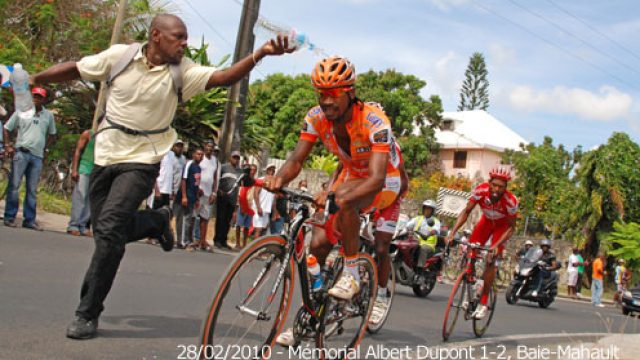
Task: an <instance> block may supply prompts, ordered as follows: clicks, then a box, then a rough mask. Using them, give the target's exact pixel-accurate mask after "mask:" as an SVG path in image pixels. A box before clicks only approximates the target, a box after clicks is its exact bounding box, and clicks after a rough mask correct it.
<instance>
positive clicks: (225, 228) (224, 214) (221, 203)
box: [213, 193, 236, 245]
mask: <svg viewBox="0 0 640 360" xmlns="http://www.w3.org/2000/svg"><path fill="white" fill-rule="evenodd" d="M231 200H232V199H231V198H230V197H229V196H225V195H223V194H221V193H220V194H218V198H217V199H216V235H215V237H214V238H213V242H214V243H216V244H218V245H228V244H227V236H228V235H229V229H230V228H231V219H232V218H233V212H234V211H235V209H236V204H235V203H234V202H232V201H231Z"/></svg>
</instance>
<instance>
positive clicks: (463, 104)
mask: <svg viewBox="0 0 640 360" xmlns="http://www.w3.org/2000/svg"><path fill="white" fill-rule="evenodd" d="M488 74H489V72H488V70H487V66H486V64H485V61H484V56H483V55H482V54H481V53H479V52H475V53H473V55H471V58H470V59H469V65H468V66H467V70H466V71H465V73H464V76H465V80H464V82H463V83H462V89H461V90H460V105H459V106H458V111H464V110H478V109H480V110H487V108H488V107H489V80H488V79H487V75H488Z"/></svg>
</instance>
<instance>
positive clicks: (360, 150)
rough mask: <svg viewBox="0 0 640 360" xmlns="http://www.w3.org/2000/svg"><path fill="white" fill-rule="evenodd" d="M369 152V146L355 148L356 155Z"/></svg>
mask: <svg viewBox="0 0 640 360" xmlns="http://www.w3.org/2000/svg"><path fill="white" fill-rule="evenodd" d="M369 151H371V148H370V147H369V146H365V147H359V148H356V153H358V154H362V153H366V152H369Z"/></svg>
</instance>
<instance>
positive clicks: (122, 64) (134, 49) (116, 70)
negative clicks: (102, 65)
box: [107, 43, 142, 87]
mask: <svg viewBox="0 0 640 360" xmlns="http://www.w3.org/2000/svg"><path fill="white" fill-rule="evenodd" d="M140 46H142V45H141V44H140V43H133V44H131V45H129V47H128V48H127V50H125V52H124V54H122V57H121V58H120V59H119V60H118V62H117V63H115V64H114V65H113V66H111V71H110V72H109V76H107V86H108V87H111V85H112V84H113V80H114V79H115V78H116V77H118V75H120V74H121V73H122V72H123V71H124V69H126V68H127V67H128V66H129V64H131V61H133V58H134V57H135V56H136V54H137V53H138V51H139V50H140Z"/></svg>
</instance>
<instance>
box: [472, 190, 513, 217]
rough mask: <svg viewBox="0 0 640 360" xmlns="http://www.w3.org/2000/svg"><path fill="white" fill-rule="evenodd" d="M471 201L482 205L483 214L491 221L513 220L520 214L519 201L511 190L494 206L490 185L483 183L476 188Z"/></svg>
mask: <svg viewBox="0 0 640 360" xmlns="http://www.w3.org/2000/svg"><path fill="white" fill-rule="evenodd" d="M469 201H470V202H471V203H473V204H478V205H480V208H481V209H482V213H483V214H484V216H485V217H486V218H487V219H490V220H502V219H507V218H513V217H515V216H516V215H517V214H518V199H517V198H516V197H515V195H513V194H512V193H511V192H510V191H509V190H507V191H505V192H504V195H503V196H502V198H501V199H500V200H499V201H498V202H497V203H495V204H493V203H492V202H491V188H490V185H489V183H482V184H480V185H478V186H476V188H475V189H473V193H472V195H471V199H469Z"/></svg>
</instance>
